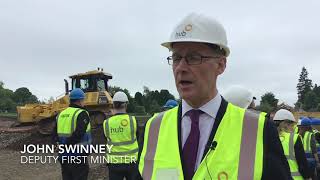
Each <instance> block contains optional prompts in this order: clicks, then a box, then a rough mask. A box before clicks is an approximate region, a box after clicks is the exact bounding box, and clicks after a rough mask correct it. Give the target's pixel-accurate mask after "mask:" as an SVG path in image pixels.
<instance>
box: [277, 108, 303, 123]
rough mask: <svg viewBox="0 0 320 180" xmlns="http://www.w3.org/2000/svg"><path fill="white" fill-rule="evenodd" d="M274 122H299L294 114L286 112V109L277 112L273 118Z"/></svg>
mask: <svg viewBox="0 0 320 180" xmlns="http://www.w3.org/2000/svg"><path fill="white" fill-rule="evenodd" d="M273 120H274V121H284V120H289V121H292V122H297V121H296V119H295V118H294V116H293V114H292V113H291V112H290V111H288V110H286V109H280V110H278V111H277V112H276V114H275V115H274V117H273Z"/></svg>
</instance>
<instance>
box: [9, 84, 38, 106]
mask: <svg viewBox="0 0 320 180" xmlns="http://www.w3.org/2000/svg"><path fill="white" fill-rule="evenodd" d="M13 100H14V101H15V102H16V103H17V104H18V105H24V104H27V103H38V102H39V101H38V98H37V97H36V96H35V95H33V94H32V93H31V92H30V91H29V89H28V88H26V87H21V88H18V89H17V90H16V91H15V92H14V94H13Z"/></svg>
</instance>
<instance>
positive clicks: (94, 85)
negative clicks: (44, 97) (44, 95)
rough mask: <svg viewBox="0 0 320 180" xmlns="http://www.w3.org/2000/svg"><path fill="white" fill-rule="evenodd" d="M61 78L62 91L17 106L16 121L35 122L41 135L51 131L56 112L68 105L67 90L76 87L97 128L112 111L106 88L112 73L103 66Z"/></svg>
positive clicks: (92, 123) (19, 122)
mask: <svg viewBox="0 0 320 180" xmlns="http://www.w3.org/2000/svg"><path fill="white" fill-rule="evenodd" d="M69 78H70V79H71V88H70V89H69V82H68V81H67V80H66V79H64V82H65V93H64V94H63V95H61V96H60V97H58V98H56V100H54V101H52V102H50V103H48V104H26V105H24V106H18V107H17V113H18V117H17V119H18V124H19V126H21V125H22V126H23V125H26V124H37V125H38V132H40V133H41V134H44V135H49V134H51V133H52V130H53V128H54V124H55V121H56V117H57V115H58V114H59V113H60V112H61V111H63V110H64V109H66V108H67V107H68V106H69V93H70V91H71V90H73V89H75V88H81V89H82V90H83V91H84V92H85V94H86V95H85V99H84V105H85V108H86V109H87V110H88V111H89V115H90V121H91V126H92V128H96V127H98V126H99V125H101V124H102V123H103V121H104V120H105V119H106V118H107V117H108V116H110V115H111V109H112V106H113V105H112V98H111V96H110V94H109V92H108V81H109V80H110V79H112V75H111V74H109V73H106V72H103V69H102V68H98V69H97V70H93V71H88V72H85V73H79V74H75V75H71V76H69Z"/></svg>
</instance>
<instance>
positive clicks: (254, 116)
mask: <svg viewBox="0 0 320 180" xmlns="http://www.w3.org/2000/svg"><path fill="white" fill-rule="evenodd" d="M177 113H178V107H176V108H173V109H171V110H168V111H166V112H162V113H160V114H158V116H156V117H153V118H152V119H150V120H149V121H148V123H147V125H146V132H145V141H144V146H143V151H142V153H141V157H140V164H139V171H140V173H141V174H142V176H143V178H144V179H152V180H153V179H157V177H164V176H165V177H167V178H173V176H174V175H175V176H174V177H175V178H176V179H179V180H183V179H184V177H183V171H182V165H181V159H180V152H179V143H178V130H177V129H178V128H177V126H178V123H177V121H178V119H177ZM264 122H265V113H256V112H252V111H250V110H244V109H242V108H239V107H236V106H234V105H232V104H230V103H229V104H228V106H227V110H226V112H225V114H224V117H223V118H222V120H221V123H220V125H219V127H218V129H217V132H216V134H215V137H214V141H216V142H217V146H216V148H215V150H212V151H208V152H207V154H206V155H205V158H204V160H203V161H202V162H201V163H200V165H199V167H198V169H197V170H196V172H195V175H194V177H193V178H194V179H208V178H209V179H210V176H211V177H212V179H222V178H223V177H224V178H227V179H243V180H249V179H261V177H262V166H263V128H264ZM219 142H220V143H219ZM223 142H225V143H223ZM225 154H228V155H229V154H230V156H225ZM208 167H209V168H208ZM169 175H171V176H169Z"/></svg>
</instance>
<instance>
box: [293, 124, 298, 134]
mask: <svg viewBox="0 0 320 180" xmlns="http://www.w3.org/2000/svg"><path fill="white" fill-rule="evenodd" d="M293 131H294V133H296V134H299V128H298V126H297V125H295V127H294V130H293Z"/></svg>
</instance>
